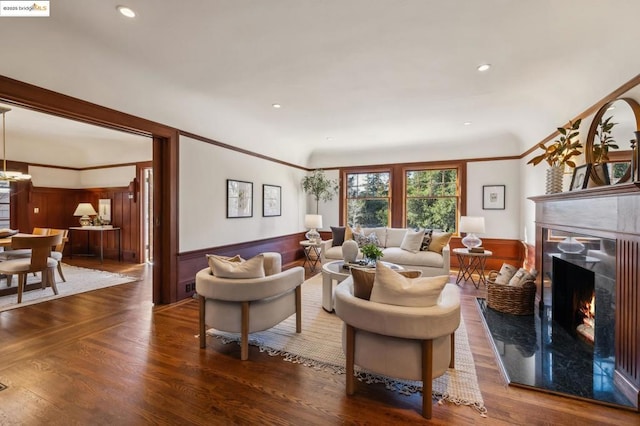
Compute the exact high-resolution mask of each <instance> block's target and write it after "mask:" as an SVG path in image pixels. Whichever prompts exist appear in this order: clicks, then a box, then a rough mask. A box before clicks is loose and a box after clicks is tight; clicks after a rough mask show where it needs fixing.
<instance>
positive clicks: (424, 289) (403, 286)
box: [369, 262, 449, 307]
mask: <svg viewBox="0 0 640 426" xmlns="http://www.w3.org/2000/svg"><path fill="white" fill-rule="evenodd" d="M448 282H449V276H448V275H440V276H437V277H420V278H413V279H411V278H405V277H403V276H402V275H400V274H399V273H397V272H396V271H394V270H393V269H391V268H388V267H386V266H384V264H383V263H381V262H378V263H377V265H376V274H375V278H374V280H373V288H372V289H371V298H370V299H369V300H371V301H372V302H378V303H386V304H387V305H397V306H413V307H429V306H435V305H436V304H437V303H438V299H439V298H440V293H441V292H442V289H443V288H444V286H445V285H447V283H448Z"/></svg>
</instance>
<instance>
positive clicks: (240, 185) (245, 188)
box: [227, 179, 253, 218]
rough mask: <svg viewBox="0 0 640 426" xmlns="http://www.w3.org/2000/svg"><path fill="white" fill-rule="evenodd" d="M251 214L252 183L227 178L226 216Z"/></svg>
mask: <svg viewBox="0 0 640 426" xmlns="http://www.w3.org/2000/svg"><path fill="white" fill-rule="evenodd" d="M252 216H253V183H252V182H244V181H241V180H233V179H227V218H236V217H252Z"/></svg>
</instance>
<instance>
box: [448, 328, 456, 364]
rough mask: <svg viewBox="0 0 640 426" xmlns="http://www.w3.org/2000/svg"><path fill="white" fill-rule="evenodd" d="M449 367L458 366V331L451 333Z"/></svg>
mask: <svg viewBox="0 0 640 426" xmlns="http://www.w3.org/2000/svg"><path fill="white" fill-rule="evenodd" d="M449 368H456V332H455V331H454V332H453V333H451V361H450V362H449Z"/></svg>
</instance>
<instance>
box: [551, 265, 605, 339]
mask: <svg viewBox="0 0 640 426" xmlns="http://www.w3.org/2000/svg"><path fill="white" fill-rule="evenodd" d="M562 256H565V255H562ZM570 259H571V260H572V261H573V262H569V261H568V260H565V259H563V258H562V257H561V256H557V257H554V258H553V291H552V293H553V295H552V300H553V302H552V304H553V309H552V314H553V320H554V321H555V322H556V323H557V324H559V325H560V326H562V327H563V328H564V329H565V330H566V331H568V332H569V333H570V334H571V335H574V336H575V335H577V334H578V326H580V325H584V321H583V319H584V317H585V315H584V313H583V309H584V307H585V306H586V305H591V304H592V300H593V305H595V303H596V301H595V299H594V290H595V274H594V273H593V271H591V270H589V269H586V268H583V267H581V266H579V265H578V264H576V263H577V262H578V260H577V259H574V258H573V257H572V258H570ZM574 262H575V263H574ZM594 312H595V306H594ZM591 341H593V340H591Z"/></svg>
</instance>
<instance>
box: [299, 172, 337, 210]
mask: <svg viewBox="0 0 640 426" xmlns="http://www.w3.org/2000/svg"><path fill="white" fill-rule="evenodd" d="M302 189H303V190H304V192H306V193H308V194H311V195H312V196H313V198H314V199H315V200H316V214H318V207H319V204H320V200H322V201H331V200H332V199H333V196H334V195H335V194H336V193H337V192H338V182H337V181H335V180H331V179H327V177H326V176H325V175H324V171H323V170H322V169H317V170H314V171H313V172H312V173H311V175H309V176H305V177H304V178H302Z"/></svg>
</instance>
